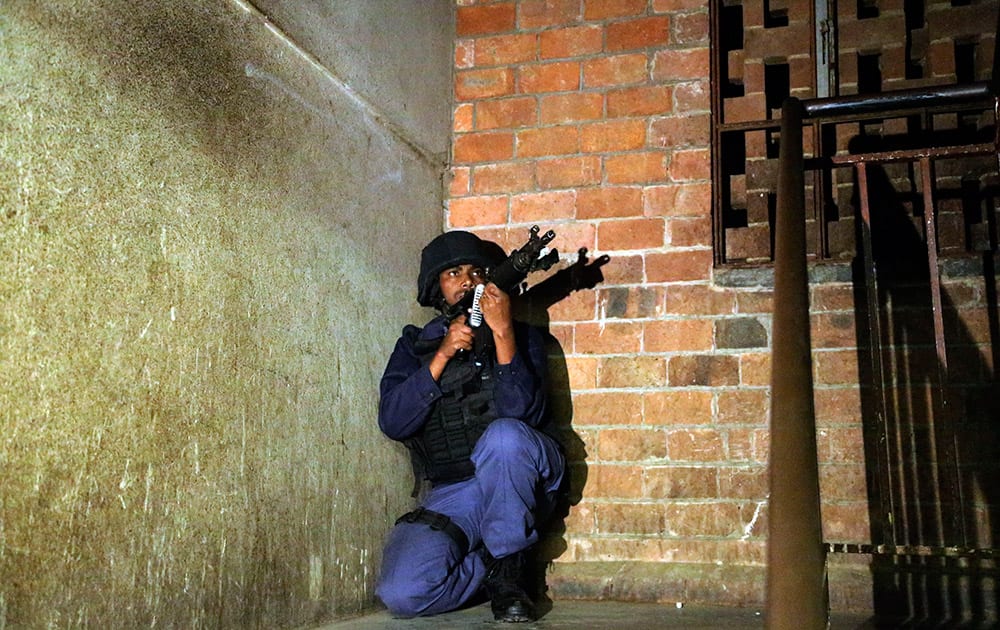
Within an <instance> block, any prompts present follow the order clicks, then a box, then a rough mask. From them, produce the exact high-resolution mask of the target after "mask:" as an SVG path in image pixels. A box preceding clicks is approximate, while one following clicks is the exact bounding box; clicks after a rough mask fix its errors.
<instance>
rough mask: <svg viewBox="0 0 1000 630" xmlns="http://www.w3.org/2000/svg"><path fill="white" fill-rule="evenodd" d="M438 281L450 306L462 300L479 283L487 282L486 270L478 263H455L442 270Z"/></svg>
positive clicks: (442, 293)
mask: <svg viewBox="0 0 1000 630" xmlns="http://www.w3.org/2000/svg"><path fill="white" fill-rule="evenodd" d="M438 282H439V283H440V284H441V295H443V296H444V300H445V302H447V303H448V306H453V305H455V304H457V303H458V302H461V301H462V298H463V297H465V294H466V293H468V292H469V291H471V290H472V289H474V288H475V286H476V285H477V284H485V283H486V271H485V270H483V268H482V267H479V266H476V265H455V266H454V267H449V268H448V269H445V270H444V271H442V272H441V274H440V275H439V276H438Z"/></svg>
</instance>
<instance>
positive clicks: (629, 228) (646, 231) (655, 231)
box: [597, 218, 664, 252]
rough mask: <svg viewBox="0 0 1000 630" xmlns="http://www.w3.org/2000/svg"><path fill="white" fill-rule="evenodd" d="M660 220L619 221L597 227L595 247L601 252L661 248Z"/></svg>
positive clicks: (661, 225) (603, 223) (662, 231)
mask: <svg viewBox="0 0 1000 630" xmlns="http://www.w3.org/2000/svg"><path fill="white" fill-rule="evenodd" d="M663 234H664V228H663V220H662V219H657V218H653V219H619V220H615V221H603V222H601V223H600V224H598V226H597V245H598V247H599V248H600V249H601V251H605V252H610V251H615V250H618V249H652V248H657V247H663Z"/></svg>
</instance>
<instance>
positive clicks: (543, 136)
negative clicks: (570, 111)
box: [517, 125, 580, 157]
mask: <svg viewBox="0 0 1000 630" xmlns="http://www.w3.org/2000/svg"><path fill="white" fill-rule="evenodd" d="M579 135H580V132H579V130H578V129H577V128H576V127H573V126H569V125H564V126H558V127H542V128H540V129H526V130H524V131H520V132H518V134H517V155H518V157H540V156H544V155H566V154H570V153H576V152H577V151H579V146H580V138H579Z"/></svg>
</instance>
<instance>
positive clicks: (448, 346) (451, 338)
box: [427, 315, 474, 381]
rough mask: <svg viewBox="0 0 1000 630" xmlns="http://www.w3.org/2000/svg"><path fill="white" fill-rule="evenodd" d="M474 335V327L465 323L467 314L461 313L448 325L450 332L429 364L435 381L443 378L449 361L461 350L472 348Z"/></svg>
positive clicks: (446, 334)
mask: <svg viewBox="0 0 1000 630" xmlns="http://www.w3.org/2000/svg"><path fill="white" fill-rule="evenodd" d="M473 337H474V333H473V332H472V329H471V328H469V326H468V324H466V323H465V315H459V316H458V317H456V318H455V320H454V321H452V322H451V324H450V325H449V326H448V332H447V333H445V336H444V339H442V340H441V345H440V346H438V349H437V352H435V353H434V358H432V359H431V363H430V365H428V366H427V367H428V369H429V370H430V371H431V377H432V378H433V379H434V380H435V381H437V380H439V379H440V378H441V374H442V373H444V368H445V366H446V365H448V361H451V360H452V359H453V358H454V357H455V355H456V354H458V352H459V351H460V350H472V340H473Z"/></svg>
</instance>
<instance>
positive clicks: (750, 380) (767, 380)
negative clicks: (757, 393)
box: [740, 352, 771, 387]
mask: <svg viewBox="0 0 1000 630" xmlns="http://www.w3.org/2000/svg"><path fill="white" fill-rule="evenodd" d="M770 384H771V354H770V353H768V352H748V353H746V354H741V355H740V385H744V386H751V387H765V386H768V385H770Z"/></svg>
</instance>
